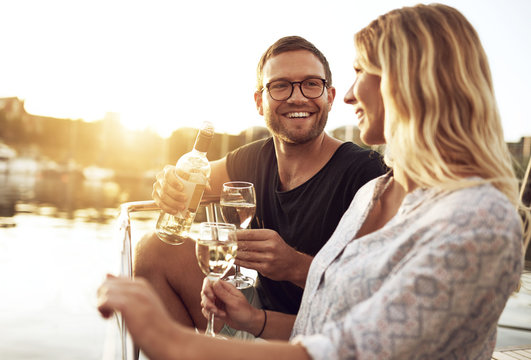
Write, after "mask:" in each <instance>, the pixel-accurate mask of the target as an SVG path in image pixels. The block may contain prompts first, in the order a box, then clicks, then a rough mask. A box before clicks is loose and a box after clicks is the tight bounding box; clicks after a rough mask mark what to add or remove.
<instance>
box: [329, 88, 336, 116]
mask: <svg viewBox="0 0 531 360" xmlns="http://www.w3.org/2000/svg"><path fill="white" fill-rule="evenodd" d="M327 92H328V111H331V110H332V104H333V103H334V99H335V98H336V88H335V87H333V86H330V87H329V88H328V89H327Z"/></svg>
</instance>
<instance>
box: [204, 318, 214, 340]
mask: <svg viewBox="0 0 531 360" xmlns="http://www.w3.org/2000/svg"><path fill="white" fill-rule="evenodd" d="M205 335H207V336H212V337H216V333H215V332H214V314H212V313H210V314H209V315H208V323H207V328H206V331H205Z"/></svg>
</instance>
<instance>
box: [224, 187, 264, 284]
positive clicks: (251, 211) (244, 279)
mask: <svg viewBox="0 0 531 360" xmlns="http://www.w3.org/2000/svg"><path fill="white" fill-rule="evenodd" d="M219 205H220V208H221V215H222V217H223V220H224V221H225V222H227V223H231V224H234V225H236V226H237V227H238V229H247V228H248V227H249V225H250V223H251V220H252V219H253V217H254V215H255V212H256V195H255V190H254V185H253V184H252V183H250V182H246V181H229V182H226V183H225V184H223V189H222V191H221V194H220V201H219ZM228 281H230V282H232V283H233V284H234V285H235V286H236V287H237V288H238V289H245V288H248V287H251V286H253V284H254V280H253V279H252V278H250V277H248V276H245V275H243V274H242V273H241V272H240V267H239V266H238V265H236V268H235V273H234V275H233V276H229V278H228Z"/></svg>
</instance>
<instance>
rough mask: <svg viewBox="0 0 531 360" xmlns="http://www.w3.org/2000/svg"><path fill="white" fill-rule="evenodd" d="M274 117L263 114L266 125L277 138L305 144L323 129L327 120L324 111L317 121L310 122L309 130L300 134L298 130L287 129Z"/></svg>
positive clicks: (287, 141) (290, 142) (326, 114)
mask: <svg viewBox="0 0 531 360" xmlns="http://www.w3.org/2000/svg"><path fill="white" fill-rule="evenodd" d="M274 117H275V116H274V115H273V114H266V116H265V119H266V126H267V128H268V129H269V131H270V132H271V134H273V136H276V137H277V138H279V140H282V141H284V142H286V143H289V144H306V143H307V142H310V141H312V140H313V139H315V138H316V137H318V136H319V135H320V134H321V133H322V132H323V131H324V128H325V126H326V122H327V120H328V113H327V112H324V113H323V114H322V115H321V116H320V117H319V118H318V119H317V121H316V122H314V123H313V124H312V127H311V128H310V130H308V131H306V132H305V133H302V134H301V133H300V132H299V131H298V130H288V129H287V128H286V127H285V126H284V124H283V123H282V121H280V120H279V119H278V117H277V118H276V119H273V118H274Z"/></svg>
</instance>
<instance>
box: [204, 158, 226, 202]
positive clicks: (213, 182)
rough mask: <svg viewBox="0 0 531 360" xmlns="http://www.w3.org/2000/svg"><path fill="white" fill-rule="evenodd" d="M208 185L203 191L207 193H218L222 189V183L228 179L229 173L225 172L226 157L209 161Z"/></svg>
mask: <svg viewBox="0 0 531 360" xmlns="http://www.w3.org/2000/svg"><path fill="white" fill-rule="evenodd" d="M210 168H211V169H212V172H211V173H210V181H209V183H210V187H209V188H208V189H207V190H206V191H205V193H207V194H209V195H219V194H221V190H222V189H223V184H224V183H226V182H227V181H230V180H231V179H230V178H229V173H228V172H227V157H224V158H223V159H219V160H216V161H211V162H210Z"/></svg>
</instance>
